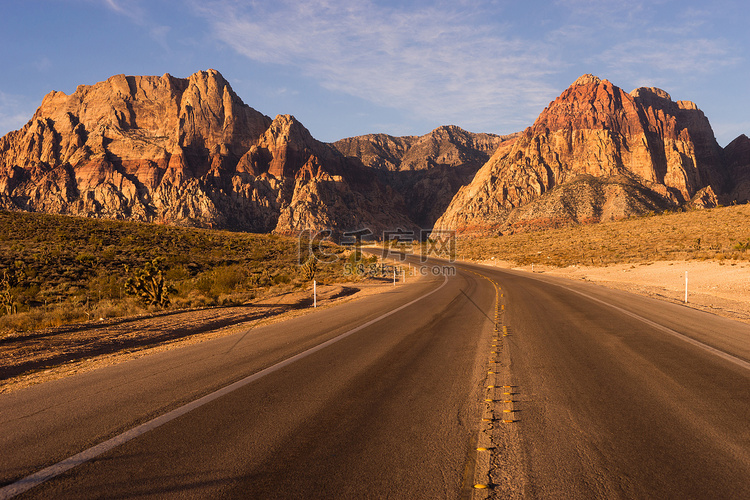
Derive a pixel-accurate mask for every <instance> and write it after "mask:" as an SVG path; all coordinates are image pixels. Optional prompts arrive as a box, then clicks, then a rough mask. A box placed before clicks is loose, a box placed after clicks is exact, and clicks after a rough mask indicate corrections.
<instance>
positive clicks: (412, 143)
mask: <svg viewBox="0 0 750 500" xmlns="http://www.w3.org/2000/svg"><path fill="white" fill-rule="evenodd" d="M514 138H515V135H509V136H499V135H494V134H476V133H471V132H467V131H466V130H463V129H461V128H459V127H456V126H453V125H448V126H442V127H438V128H436V129H435V130H433V131H432V132H430V133H429V134H426V135H423V136H419V137H418V136H407V137H392V136H389V135H385V134H372V135H364V136H359V137H350V138H348V139H342V140H340V141H337V142H335V143H333V146H334V147H335V148H336V149H338V150H339V151H341V153H343V154H344V155H346V156H347V157H351V158H357V159H359V160H360V161H361V162H362V163H363V164H364V165H365V166H367V167H370V168H372V169H374V170H376V171H377V174H378V178H379V179H380V180H381V181H382V182H383V183H385V184H388V185H390V186H392V187H393V188H394V189H395V190H396V192H398V193H399V194H400V195H401V196H402V197H403V199H404V201H405V203H406V207H407V214H408V216H409V218H410V219H411V220H413V221H415V222H416V223H417V224H418V225H419V226H420V227H423V228H431V227H432V226H433V224H434V223H435V221H436V220H437V219H438V218H439V217H440V216H441V215H442V214H443V212H444V211H445V209H446V208H447V207H448V205H449V204H450V202H451V200H452V199H453V197H454V196H455V194H456V192H457V191H458V189H459V188H460V187H461V186H465V185H467V184H468V183H469V182H471V180H472V179H473V177H474V175H475V174H476V172H477V170H479V168H480V167H481V166H482V165H484V164H485V163H486V162H487V160H488V159H489V158H490V156H491V155H492V153H493V152H494V151H495V150H496V149H497V148H498V147H499V146H500V145H501V144H503V143H507V142H508V141H512V140H513V139H514Z"/></svg>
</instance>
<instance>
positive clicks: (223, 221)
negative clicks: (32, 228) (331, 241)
mask: <svg viewBox="0 0 750 500" xmlns="http://www.w3.org/2000/svg"><path fill="white" fill-rule="evenodd" d="M749 198H750V139H748V138H747V136H744V135H743V136H740V137H738V138H737V139H736V140H735V141H733V142H732V143H730V144H729V145H728V146H727V147H726V148H724V149H722V148H721V147H719V145H718V144H717V143H716V140H715V138H714V134H713V131H712V129H711V126H710V124H709V122H708V119H707V118H706V117H705V116H704V114H703V113H702V112H701V111H700V110H699V109H698V108H697V106H696V105H695V104H693V103H691V102H689V101H672V99H671V96H669V94H667V93H666V92H665V91H663V90H660V89H655V88H640V89H636V90H634V91H633V92H630V93H626V92H624V91H622V90H621V89H619V88H618V87H616V86H615V85H613V84H612V83H611V82H609V81H607V80H602V79H600V78H598V77H595V76H593V75H584V76H582V77H581V78H579V79H578V80H577V81H576V82H574V84H573V85H571V86H570V87H569V88H568V89H566V90H565V91H564V92H563V93H562V94H561V95H560V96H559V97H558V98H557V99H555V100H554V101H553V102H551V103H550V105H549V106H548V107H547V108H546V109H545V110H544V111H543V112H542V113H541V114H540V115H539V117H538V118H537V119H536V121H535V122H534V124H533V125H532V126H530V127H529V128H527V129H526V130H524V131H523V132H520V133H518V134H512V135H510V136H498V135H493V134H476V133H470V132H467V131H465V130H462V129H460V128H459V127H456V126H443V127H438V128H437V129H435V130H433V131H432V132H430V133H429V134H425V135H424V136H419V137H418V136H407V137H393V136H389V135H386V134H371V135H366V136H360V137H351V138H347V139H342V140H340V141H337V142H335V143H332V144H326V143H323V142H320V141H317V140H316V139H314V138H313V137H312V136H311V135H310V133H309V131H308V130H307V129H306V128H305V127H304V126H303V125H302V124H301V123H299V122H298V121H297V120H296V119H295V118H294V117H293V116H291V115H279V116H277V117H276V118H275V119H271V118H270V117H268V116H265V115H263V114H262V113H259V112H258V111H256V110H254V109H253V108H251V107H250V106H248V105H246V104H245V103H243V102H242V100H241V99H240V98H239V97H238V96H237V95H236V94H235V93H234V91H233V90H232V88H231V86H230V85H229V83H228V82H227V81H226V80H225V79H224V77H223V76H222V75H221V74H219V72H217V71H215V70H208V71H200V72H198V73H195V74H193V75H191V76H190V77H188V78H185V79H182V78H175V77H172V76H170V75H168V74H165V75H163V76H161V77H157V76H124V75H116V76H113V77H111V78H109V79H108V80H106V81H104V82H100V83H97V84H95V85H90V86H89V85H81V86H79V87H78V88H77V89H76V91H75V92H73V93H72V94H71V95H66V94H64V93H62V92H51V93H50V94H48V95H47V96H46V97H45V98H44V100H43V101H42V104H41V106H40V107H39V109H38V110H37V111H36V113H35V114H34V116H33V117H32V118H31V120H30V121H29V122H28V123H27V124H26V125H25V126H24V127H23V128H21V129H20V130H17V131H13V132H10V133H8V134H6V135H5V136H4V137H2V138H0V209H6V210H28V211H40V212H51V213H61V214H70V215H81V216H87V217H110V218H119V219H133V220H142V221H154V222H161V223H167V224H179V225H192V226H205V227H216V228H229V229H235V230H243V231H254V232H276V233H280V234H296V233H298V232H300V231H304V230H320V229H333V230H335V231H336V232H338V233H342V232H345V231H347V230H357V229H362V228H369V229H370V230H371V231H372V232H373V233H374V234H375V235H376V236H378V235H380V234H382V231H384V230H388V229H396V228H403V229H408V230H416V229H417V228H419V227H422V228H427V229H429V228H432V227H433V225H434V227H435V228H436V229H439V230H456V231H459V232H462V233H467V234H498V233H507V232H515V231H524V230H532V229H537V228H541V227H549V226H556V225H563V224H570V223H589V222H597V221H600V220H609V219H616V218H620V217H626V216H628V215H633V214H641V213H644V212H649V211H659V210H663V209H667V208H675V207H682V206H688V205H692V206H714V205H715V204H717V203H725V204H727V203H733V202H737V203H744V202H747V201H748V199H749Z"/></svg>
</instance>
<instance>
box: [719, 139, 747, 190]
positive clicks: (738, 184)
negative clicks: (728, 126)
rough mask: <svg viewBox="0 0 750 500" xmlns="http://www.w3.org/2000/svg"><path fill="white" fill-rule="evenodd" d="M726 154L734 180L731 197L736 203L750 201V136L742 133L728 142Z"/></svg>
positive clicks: (725, 149)
mask: <svg viewBox="0 0 750 500" xmlns="http://www.w3.org/2000/svg"><path fill="white" fill-rule="evenodd" d="M724 156H725V159H726V162H727V166H728V168H729V172H730V177H731V180H732V193H731V196H730V199H731V200H732V201H733V202H736V203H748V202H750V138H748V137H747V136H746V135H745V134H742V135H741V136H739V137H738V138H736V139H735V140H733V141H732V142H730V143H729V144H727V147H725V148H724Z"/></svg>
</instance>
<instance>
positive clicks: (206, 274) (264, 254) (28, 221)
mask: <svg viewBox="0 0 750 500" xmlns="http://www.w3.org/2000/svg"><path fill="white" fill-rule="evenodd" d="M298 246H299V245H298V240H297V239H295V238H288V237H281V236H275V235H258V234H248V233H234V232H227V231H216V230H208V229H193V228H181V227H174V226H164V225H156V224H145V223H134V222H124V221H113V220H102V219H87V218H79V217H67V216H58V215H47V214H34V213H25V212H0V336H1V335H4V333H2V332H8V331H14V330H30V329H38V328H44V327H49V326H59V325H62V324H66V323H72V322H78V321H85V320H91V319H99V318H111V317H118V316H125V315H133V314H139V313H145V312H152V311H155V310H160V309H164V308H170V309H186V308H195V307H205V306H220V305H234V304H241V303H243V302H244V301H247V300H250V299H253V298H256V297H259V296H263V295H270V294H279V293H284V292H287V291H292V290H295V289H300V288H302V287H305V286H308V285H309V283H310V280H311V279H312V277H313V276H315V278H316V279H317V280H318V282H322V283H334V282H340V281H345V280H351V279H352V277H351V276H345V273H344V272H343V267H344V264H345V262H343V261H344V259H340V258H334V259H329V260H332V261H333V262H331V263H330V264H325V263H317V265H316V266H315V268H314V269H310V266H309V265H308V266H305V267H303V266H300V265H299V263H298V259H299V249H298ZM327 251H329V252H330V253H331V255H334V256H336V257H339V256H342V257H343V256H345V250H344V249H343V248H341V247H336V246H333V245H328V250H327Z"/></svg>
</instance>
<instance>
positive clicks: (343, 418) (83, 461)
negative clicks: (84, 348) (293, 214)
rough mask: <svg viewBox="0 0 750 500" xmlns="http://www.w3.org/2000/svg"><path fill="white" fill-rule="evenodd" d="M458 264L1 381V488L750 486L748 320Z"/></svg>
mask: <svg viewBox="0 0 750 500" xmlns="http://www.w3.org/2000/svg"><path fill="white" fill-rule="evenodd" d="M412 262H416V260H414V258H412ZM439 264H443V263H442V262H440V263H439ZM456 267H457V270H458V273H457V275H455V276H450V277H447V278H445V277H443V276H428V277H427V278H425V279H422V280H419V281H416V282H412V283H409V284H407V285H399V286H397V287H394V288H393V290H391V291H389V292H386V293H383V294H380V295H377V296H371V297H366V298H363V299H360V300H356V301H353V302H350V303H347V304H344V305H341V306H338V307H335V308H331V309H323V310H318V311H315V312H312V313H310V314H308V315H305V316H302V317H299V318H295V319H291V320H288V321H284V322H280V323H277V324H274V325H268V326H265V327H262V328H255V329H252V330H248V331H246V332H242V333H239V334H236V335H232V336H227V337H224V338H220V339H215V340H212V341H208V342H204V343H201V344H197V345H192V346H188V347H184V348H181V349H176V350H172V351H166V352H162V353H159V354H155V355H151V356H148V357H144V358H141V359H137V360H133V361H129V362H126V363H122V364H119V365H115V366H112V367H108V368H104V369H100V370H97V371H94V372H90V373H86V374H82V375H78V376H73V377H69V378H67V379H62V380H58V381H54V382H49V383H46V384H41V385H39V386H35V387H30V388H27V389H24V390H21V391H17V392H14V393H11V394H6V395H3V396H0V450H1V451H2V452H1V453H0V485H4V486H5V489H2V490H0V497H3V496H8V495H10V494H11V493H12V492H13V491H17V490H18V488H19V487H21V486H23V485H24V484H27V485H28V484H31V483H30V482H29V481H31V482H33V481H34V478H39V471H44V470H51V471H53V472H54V474H51V475H50V477H49V478H48V479H47V480H45V481H43V482H40V483H39V484H36V483H34V484H35V485H34V487H33V488H31V489H29V490H28V491H26V492H25V493H23V495H24V496H27V497H34V498H98V497H132V496H143V497H148V496H151V497H160V498H161V497H186V496H187V497H204V498H205V497H212V498H213V497H227V498H399V499H400V498H404V499H412V498H468V497H470V496H472V495H475V496H476V497H480V498H481V497H483V496H489V497H492V498H566V499H567V498H706V499H708V498H750V481H749V480H748V478H750V326H748V325H746V324H743V323H738V322H734V321H730V320H727V319H723V318H718V317H716V316H713V315H710V314H706V313H703V312H699V311H694V310H691V309H689V308H686V307H683V306H681V305H677V304H669V303H665V302H660V301H656V300H652V299H647V298H644V297H638V296H634V295H631V294H627V293H624V292H619V291H613V290H608V289H604V288H600V287H596V286H593V285H589V284H586V283H576V282H572V281H567V280H562V279H554V278H550V277H545V276H544V275H539V274H530V273H520V272H513V271H507V270H499V269H491V268H486V267H482V266H474V265H469V264H457V265H456ZM495 283H497V284H498V286H499V288H496V286H495ZM496 301H499V303H496ZM496 318H497V319H496ZM496 328H497V330H496ZM495 362H497V363H495ZM488 372H492V373H488ZM487 385H493V386H495V387H493V388H487ZM505 386H507V387H505ZM506 393H507V394H506ZM487 400H489V401H487ZM488 411H491V412H492V414H493V415H494V416H495V418H494V419H490V420H492V421H490V422H486V421H482V417H485V418H486V416H487V414H488V413H487V412H488ZM506 421H507V423H506ZM480 430H484V431H486V432H487V433H480V436H485V437H486V436H489V439H490V440H491V442H490V443H489V446H486V448H487V450H486V451H482V452H480V453H486V454H487V455H482V456H483V457H486V456H489V457H490V459H489V462H488V463H489V465H490V471H489V479H490V481H488V482H489V486H490V488H488V489H486V490H472V488H471V486H472V483H473V479H474V477H473V475H472V470H473V464H474V461H475V459H476V457H477V456H478V455H477V452H476V451H475V448H476V446H477V432H478V431H480ZM102 443H104V444H105V445H106V446H104V447H103V448H97V446H102ZM107 443H109V444H107ZM92 450H94V451H93V452H92ZM97 450H98V451H97ZM79 453H82V455H79V456H78V457H79V458H76V459H75V460H73V462H75V463H73V465H76V466H75V467H72V468H69V469H68V470H66V471H64V472H63V471H62V468H61V466H60V464H71V462H70V458H71V457H76V454H79ZM66 460H67V461H66ZM45 468H51V469H45ZM35 474H36V475H35Z"/></svg>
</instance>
